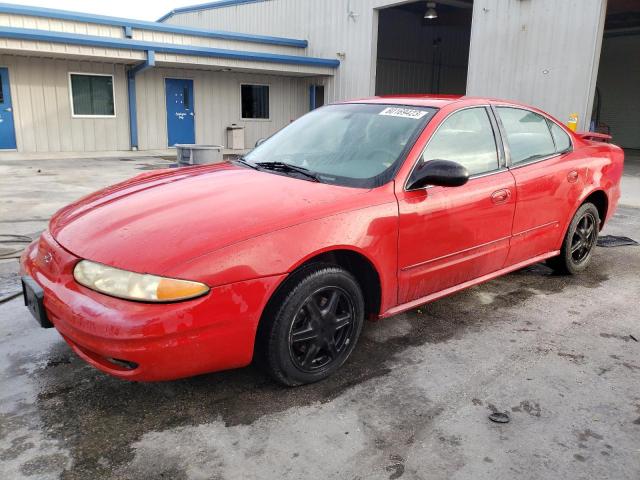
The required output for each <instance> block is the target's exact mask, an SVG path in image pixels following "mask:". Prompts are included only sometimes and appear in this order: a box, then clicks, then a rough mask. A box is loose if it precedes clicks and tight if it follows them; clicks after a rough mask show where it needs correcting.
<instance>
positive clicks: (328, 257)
mask: <svg viewBox="0 0 640 480" xmlns="http://www.w3.org/2000/svg"><path fill="white" fill-rule="evenodd" d="M318 264H329V265H336V266H338V267H341V268H344V269H345V270H347V271H348V272H349V273H351V274H352V275H353V276H354V277H355V278H356V280H357V281H358V283H359V284H360V287H361V288H362V294H363V295H364V297H365V308H366V314H367V315H368V316H377V315H379V314H380V305H381V302H382V279H381V277H380V270H379V268H378V267H377V266H376V264H375V261H374V260H373V259H371V258H370V257H369V256H368V255H367V254H366V253H364V252H363V251H361V250H360V249H357V248H354V247H352V246H345V245H339V246H334V247H327V248H324V249H322V250H318V251H316V252H313V253H311V254H309V255H307V256H306V257H304V258H302V259H300V260H299V261H298V262H297V263H296V264H295V265H293V266H292V267H291V268H290V269H289V272H290V273H289V275H287V277H286V278H285V279H284V280H283V281H282V282H281V284H280V285H279V286H278V289H276V293H277V290H279V289H280V288H282V287H284V286H285V284H286V283H287V280H288V279H290V278H291V277H292V276H293V275H294V274H296V273H298V272H299V271H300V270H304V269H305V268H310V267H312V266H314V265H318ZM274 296H275V293H274Z"/></svg>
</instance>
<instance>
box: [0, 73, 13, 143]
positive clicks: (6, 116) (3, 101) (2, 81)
mask: <svg viewBox="0 0 640 480" xmlns="http://www.w3.org/2000/svg"><path fill="white" fill-rule="evenodd" d="M14 148H16V131H15V127H14V125H13V107H12V106H11V91H10V90H9V70H7V69H6V68H0V150H13V149H14Z"/></svg>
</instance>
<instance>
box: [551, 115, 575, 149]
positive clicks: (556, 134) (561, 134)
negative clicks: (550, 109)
mask: <svg viewBox="0 0 640 480" xmlns="http://www.w3.org/2000/svg"><path fill="white" fill-rule="evenodd" d="M547 122H548V123H549V129H550V130H551V135H552V136H553V141H554V142H555V144H556V152H558V153H564V152H568V151H569V150H571V139H570V138H569V135H568V134H567V132H565V131H564V130H563V129H562V128H561V127H560V126H559V125H558V124H557V123H555V122H552V121H551V120H547Z"/></svg>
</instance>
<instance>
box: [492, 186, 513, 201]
mask: <svg viewBox="0 0 640 480" xmlns="http://www.w3.org/2000/svg"><path fill="white" fill-rule="evenodd" d="M510 198H511V190H509V189H507V188H502V189H500V190H496V191H495V192H493V193H492V194H491V201H492V202H493V203H495V204H496V205H499V204H501V203H505V202H508V201H509V199H510Z"/></svg>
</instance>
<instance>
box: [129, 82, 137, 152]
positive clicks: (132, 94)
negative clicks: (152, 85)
mask: <svg viewBox="0 0 640 480" xmlns="http://www.w3.org/2000/svg"><path fill="white" fill-rule="evenodd" d="M127 90H128V94H129V143H130V145H131V150H138V115H137V109H136V74H135V72H134V71H133V70H129V71H127Z"/></svg>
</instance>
